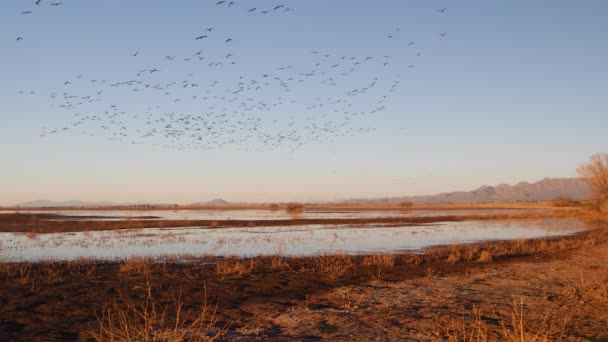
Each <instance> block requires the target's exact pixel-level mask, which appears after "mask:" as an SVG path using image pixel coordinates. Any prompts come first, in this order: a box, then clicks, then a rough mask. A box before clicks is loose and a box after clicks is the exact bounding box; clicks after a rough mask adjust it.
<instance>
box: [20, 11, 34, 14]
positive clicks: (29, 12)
mask: <svg viewBox="0 0 608 342" xmlns="http://www.w3.org/2000/svg"><path fill="white" fill-rule="evenodd" d="M21 14H32V11H23V12H21Z"/></svg>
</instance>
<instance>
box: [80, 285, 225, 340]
mask: <svg viewBox="0 0 608 342" xmlns="http://www.w3.org/2000/svg"><path fill="white" fill-rule="evenodd" d="M136 290H137V291H140V292H143V293H144V296H145V299H144V300H143V302H142V301H135V300H133V299H131V298H130V297H127V296H123V298H122V299H123V300H122V302H118V301H111V302H110V303H109V304H107V305H106V306H105V307H104V308H103V310H102V311H101V314H99V315H98V316H97V324H96V328H93V329H91V330H89V331H87V334H88V335H89V337H90V338H92V339H93V340H94V341H100V342H101V341H163V342H182V341H216V340H218V339H219V338H221V337H222V336H223V335H224V334H225V333H226V331H227V327H223V328H219V329H218V328H216V327H215V324H216V323H217V317H216V312H217V305H210V304H209V303H208V302H207V294H206V291H204V292H203V294H202V296H203V299H202V304H201V306H200V307H199V308H198V310H185V309H184V306H185V303H184V300H183V299H182V297H181V295H180V294H178V295H174V294H172V296H171V300H170V301H169V302H167V303H164V302H162V301H160V300H159V299H158V298H156V297H155V296H154V294H153V291H152V287H151V286H150V285H149V284H147V285H146V286H144V287H137V288H136Z"/></svg>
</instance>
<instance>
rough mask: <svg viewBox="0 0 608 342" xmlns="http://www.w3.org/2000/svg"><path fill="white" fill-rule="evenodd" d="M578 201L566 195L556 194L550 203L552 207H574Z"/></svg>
mask: <svg viewBox="0 0 608 342" xmlns="http://www.w3.org/2000/svg"><path fill="white" fill-rule="evenodd" d="M579 204H580V203H579V202H578V201H575V200H573V199H572V198H570V197H568V196H557V197H555V198H554V199H553V200H552V201H551V205H553V206H554V207H558V208H559V207H575V206H578V205H579Z"/></svg>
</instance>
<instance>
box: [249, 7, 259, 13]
mask: <svg viewBox="0 0 608 342" xmlns="http://www.w3.org/2000/svg"><path fill="white" fill-rule="evenodd" d="M256 9H257V7H254V8H252V9H250V10H249V12H254V11H255V10H256Z"/></svg>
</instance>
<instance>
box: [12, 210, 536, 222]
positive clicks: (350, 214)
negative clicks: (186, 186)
mask: <svg viewBox="0 0 608 342" xmlns="http://www.w3.org/2000/svg"><path fill="white" fill-rule="evenodd" d="M12 212H14V211H12ZM19 212H21V213H36V214H40V213H42V214H59V215H66V216H98V217H99V216H102V217H104V218H98V219H97V220H117V218H118V219H125V218H131V219H134V220H136V219H138V218H141V217H142V216H144V217H146V218H147V219H150V217H158V218H162V219H165V220H283V219H295V218H299V219H333V218H374V217H412V216H441V215H458V216H465V215H500V214H524V213H528V214H533V213H543V212H547V211H546V210H543V209H469V210H416V209H412V210H365V211H361V210H300V211H291V212H288V211H286V210H259V209H249V210H21V211H19ZM0 213H2V211H0Z"/></svg>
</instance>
